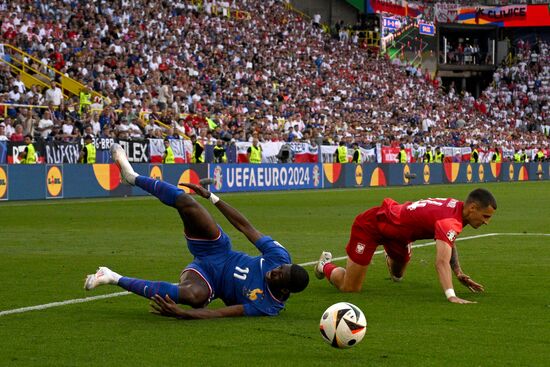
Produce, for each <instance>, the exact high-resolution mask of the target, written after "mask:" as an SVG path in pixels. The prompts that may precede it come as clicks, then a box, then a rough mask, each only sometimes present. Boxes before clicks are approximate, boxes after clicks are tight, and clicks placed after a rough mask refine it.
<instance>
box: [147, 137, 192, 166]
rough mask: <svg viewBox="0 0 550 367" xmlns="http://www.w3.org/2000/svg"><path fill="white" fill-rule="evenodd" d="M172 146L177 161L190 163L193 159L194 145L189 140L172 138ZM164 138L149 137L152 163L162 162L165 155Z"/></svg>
mask: <svg viewBox="0 0 550 367" xmlns="http://www.w3.org/2000/svg"><path fill="white" fill-rule="evenodd" d="M170 146H171V147H172V150H173V151H174V160H175V161H176V163H188V162H190V161H191V154H192V153H193V145H192V144H191V141H189V140H179V139H170ZM165 150H166V148H165V147H164V140H162V139H149V156H150V159H151V163H162V156H163V155H164V151H165Z"/></svg>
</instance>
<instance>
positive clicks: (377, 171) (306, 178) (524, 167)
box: [0, 162, 550, 205]
mask: <svg viewBox="0 0 550 367" xmlns="http://www.w3.org/2000/svg"><path fill="white" fill-rule="evenodd" d="M133 167H134V169H135V170H136V172H138V173H139V174H141V175H145V176H149V177H153V178H155V179H161V180H164V181H167V182H170V183H172V184H176V185H177V184H179V183H182V182H192V183H199V180H200V179H201V178H204V177H210V178H212V180H213V183H212V184H211V185H210V187H209V189H210V190H211V191H212V192H221V193H223V192H239V191H277V190H302V189H330V188H368V187H379V186H413V185H430V184H455V183H472V184H480V183H485V182H514V181H542V180H549V179H550V163H549V162H532V163H509V162H505V163H443V164H436V165H434V164H423V163H411V164H377V163H364V164H352V163H351V164H340V163H324V164H321V163H301V164H296V163H289V164H269V163H268V164H215V163H212V164H206V163H204V164H164V165H163V164H147V163H137V164H134V165H133ZM143 195H147V194H146V193H145V192H144V191H143V190H141V189H139V188H136V187H132V186H127V185H124V184H121V183H120V173H119V169H118V167H117V166H116V165H115V164H114V163H111V164H101V163H100V164H35V165H12V164H9V165H6V164H3V165H0V201H7V200H10V201H13V200H39V199H60V198H97V197H126V196H143ZM0 205H1V204H0Z"/></svg>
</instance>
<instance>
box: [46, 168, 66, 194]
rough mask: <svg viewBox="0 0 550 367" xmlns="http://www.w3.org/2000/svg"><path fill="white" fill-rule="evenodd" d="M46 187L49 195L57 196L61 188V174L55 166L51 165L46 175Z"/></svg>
mask: <svg viewBox="0 0 550 367" xmlns="http://www.w3.org/2000/svg"><path fill="white" fill-rule="evenodd" d="M46 187H47V189H48V194H49V196H50V197H58V196H59V195H60V194H61V191H62V190H63V174H62V173H61V171H60V170H59V167H57V166H51V167H50V169H49V170H48V174H47V175H46Z"/></svg>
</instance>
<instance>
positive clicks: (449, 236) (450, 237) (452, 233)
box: [447, 229, 456, 242]
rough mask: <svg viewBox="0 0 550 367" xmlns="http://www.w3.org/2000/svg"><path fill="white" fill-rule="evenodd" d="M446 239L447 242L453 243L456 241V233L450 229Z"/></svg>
mask: <svg viewBox="0 0 550 367" xmlns="http://www.w3.org/2000/svg"><path fill="white" fill-rule="evenodd" d="M447 238H448V239H449V241H451V242H454V241H455V239H456V232H455V231H454V230H452V229H451V230H450V231H449V232H447Z"/></svg>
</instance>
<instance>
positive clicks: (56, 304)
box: [0, 233, 550, 317]
mask: <svg viewBox="0 0 550 367" xmlns="http://www.w3.org/2000/svg"><path fill="white" fill-rule="evenodd" d="M494 236H550V233H485V234H480V235H475V236H468V237H462V238H457V239H456V241H466V240H473V239H477V238H484V237H494ZM434 244H435V242H434V241H431V242H426V243H420V244H418V245H413V246H412V247H413V248H420V247H427V246H432V245H434ZM383 252H384V250H379V251H375V253H374V254H375V255H379V254H381V253H383ZM346 258H347V256H341V257H336V258H334V259H333V261H339V260H344V259H346ZM316 263H317V260H316V261H310V262H306V263H301V264H298V265H301V266H308V265H314V264H316ZM128 294H132V293H131V292H126V291H124V292H117V293H109V294H103V295H99V296H93V297H86V298H76V299H70V300H67V301H60V302H52V303H45V304H42V305H37V306H29V307H22V308H16V309H13V310H6V311H0V317H1V316H6V315H13V314H18V313H24V312H29V311H37V310H45V309H48V308H53V307H60V306H65V305H72V304H75V303H84V302H91V301H96V300H100V299H106V298H113V297H119V296H126V295H128Z"/></svg>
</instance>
